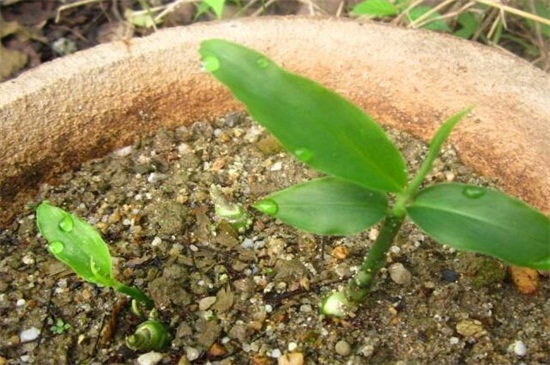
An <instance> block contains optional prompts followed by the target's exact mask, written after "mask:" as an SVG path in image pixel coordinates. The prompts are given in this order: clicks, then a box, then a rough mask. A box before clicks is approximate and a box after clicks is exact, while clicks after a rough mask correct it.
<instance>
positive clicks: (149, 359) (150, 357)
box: [137, 351, 162, 365]
mask: <svg viewBox="0 0 550 365" xmlns="http://www.w3.org/2000/svg"><path fill="white" fill-rule="evenodd" d="M160 360H162V354H161V353H159V352H155V351H151V352H148V353H146V354H143V355H140V356H139V357H138V358H137V362H138V364H139V365H156V364H158V363H159V362H160Z"/></svg>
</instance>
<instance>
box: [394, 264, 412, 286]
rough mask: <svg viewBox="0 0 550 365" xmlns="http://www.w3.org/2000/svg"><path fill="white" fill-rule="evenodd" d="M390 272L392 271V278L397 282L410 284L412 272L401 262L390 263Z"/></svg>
mask: <svg viewBox="0 0 550 365" xmlns="http://www.w3.org/2000/svg"><path fill="white" fill-rule="evenodd" d="M388 272H389V273H390V278H391V279H392V280H393V282H394V283H396V284H399V285H409V284H410V283H411V279H412V275H411V273H410V272H409V270H407V269H406V268H405V266H403V264H402V263H400V262H396V263H395V264H392V265H390V267H388Z"/></svg>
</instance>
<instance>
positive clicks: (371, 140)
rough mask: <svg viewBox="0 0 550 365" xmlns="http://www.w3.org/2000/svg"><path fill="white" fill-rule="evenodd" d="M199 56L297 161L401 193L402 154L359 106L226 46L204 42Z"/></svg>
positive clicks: (253, 54) (260, 58)
mask: <svg viewBox="0 0 550 365" xmlns="http://www.w3.org/2000/svg"><path fill="white" fill-rule="evenodd" d="M200 54H201V56H202V61H203V66H204V68H205V69H206V70H207V71H210V72H212V74H213V75H214V77H216V78H217V79H218V80H220V81H221V82H222V83H224V84H225V85H227V86H228V87H229V88H230V89H231V91H232V92H233V94H234V95H235V97H236V98H237V99H239V100H240V101H241V102H243V103H244V104H245V106H246V107H247V109H248V111H249V112H250V114H251V115H252V116H253V117H254V118H255V119H256V121H257V122H258V123H260V124H262V125H263V126H264V127H266V128H267V129H268V130H269V131H270V132H271V133H272V134H273V135H275V137H277V138H278V139H279V141H280V142H281V143H282V144H283V145H284V146H285V148H286V149H287V150H288V151H290V152H291V153H292V154H294V155H295V156H296V157H297V158H298V159H299V160H301V161H302V162H304V163H306V164H308V165H309V166H311V167H313V168H315V169H317V170H319V171H323V172H326V173H329V174H331V175H334V176H338V177H341V178H343V179H345V180H349V181H352V182H355V183H357V184H359V185H362V186H364V187H366V188H370V189H374V190H382V191H393V192H397V191H401V190H402V188H403V186H404V185H405V183H406V182H407V174H406V171H405V163H404V160H403V157H402V156H401V153H400V152H399V150H398V149H397V148H396V147H395V145H394V144H393V143H392V142H391V141H390V140H389V139H388V137H387V136H386V134H385V133H384V131H383V130H382V128H381V127H380V126H379V125H378V124H376V123H375V122H374V120H373V119H372V118H371V117H369V116H368V115H367V114H365V113H364V112H363V111H362V110H361V109H359V108H358V107H357V106H355V105H354V104H352V103H351V102H349V101H348V100H346V99H344V98H343V97H341V96H339V95H337V94H336V93H334V92H332V91H330V90H328V89H326V88H325V87H323V86H321V85H319V84H317V83H315V82H313V81H311V80H308V79H305V78H303V77H301V76H298V75H294V74H292V73H289V72H287V71H285V70H283V69H282V68H280V67H278V66H277V65H276V64H275V63H273V61H271V60H269V59H268V58H266V57H265V56H264V55H262V54H260V53H258V52H256V51H254V50H251V49H248V48H245V47H243V46H240V45H237V44H234V43H231V42H228V41H224V40H207V41H204V42H202V44H201V47H200Z"/></svg>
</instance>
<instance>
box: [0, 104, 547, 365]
mask: <svg viewBox="0 0 550 365" xmlns="http://www.w3.org/2000/svg"><path fill="white" fill-rule="evenodd" d="M391 135H392V138H393V139H394V140H395V141H397V143H398V144H399V146H400V148H401V150H402V151H403V153H404V155H405V156H406V158H407V160H408V163H409V167H410V169H411V170H413V171H414V170H415V169H417V168H418V165H419V163H420V162H421V161H422V158H423V157H424V156H425V154H426V151H427V149H426V146H425V145H424V144H422V143H421V142H418V141H416V140H414V139H411V138H410V137H408V136H406V135H404V134H402V133H397V132H391ZM316 176H318V175H317V173H315V172H313V171H312V170H310V169H309V168H307V167H305V166H304V165H302V164H301V163H299V162H298V161H296V160H294V159H293V158H292V157H291V156H289V155H288V154H286V153H284V152H283V151H282V150H281V147H280V145H279V144H278V142H277V141H276V140H275V139H274V138H273V137H271V136H270V135H269V134H267V133H266V132H265V131H264V130H263V129H262V128H260V127H259V126H258V125H256V124H253V123H252V122H251V121H250V120H249V119H248V118H247V117H246V116H244V115H241V114H237V113H234V114H230V115H227V116H226V117H225V118H222V119H220V120H217V121H215V122H213V123H207V122H197V123H195V124H193V125H192V126H190V127H180V128H178V129H177V130H173V131H171V130H161V131H159V132H158V133H157V134H156V135H155V136H154V137H151V138H148V137H147V138H146V137H144V138H142V139H140V140H139V141H136V142H135V143H134V144H133V145H132V146H128V147H126V148H123V149H121V150H118V151H116V152H114V153H112V154H111V155H109V156H106V157H105V158H104V159H101V160H95V161H90V162H88V163H86V164H85V165H83V166H82V167H81V168H80V169H78V170H77V171H73V172H70V173H67V174H66V175H64V176H63V182H62V183H61V184H60V185H57V186H50V185H43V186H42V187H41V189H40V193H39V196H37V197H36V199H35V200H34V201H29V202H28V203H29V204H28V208H27V210H26V211H25V212H23V213H22V214H21V215H20V217H19V218H18V219H16V220H15V221H14V222H13V223H12V224H11V226H10V227H9V229H7V230H5V231H3V232H2V233H1V235H0V246H1V247H2V250H1V251H0V316H1V318H2V325H1V326H0V339H1V342H0V344H1V345H0V346H1V347H0V364H130V363H137V364H157V363H159V364H180V365H181V364H255V365H264V364H282V365H284V364H396V365H406V364H502V365H506V364H529V365H536V364H548V363H550V302H549V301H548V298H549V297H550V281H549V280H548V278H544V279H543V280H542V281H541V284H540V287H539V290H538V292H536V293H535V294H534V295H531V296H525V295H522V294H520V293H518V292H517V291H516V289H515V288H514V286H513V285H512V283H511V282H510V280H509V278H508V276H507V271H506V267H505V266H504V265H503V264H502V263H501V262H500V261H498V260H495V259H492V258H488V257H485V256H481V255H476V254H471V253H460V252H456V251H454V250H452V249H449V248H446V247H444V246H442V245H439V244H437V243H435V242H433V241H432V240H430V239H429V238H427V237H426V235H424V234H423V233H422V232H420V231H418V230H417V229H415V228H414V227H413V226H412V225H411V224H409V223H407V224H405V226H404V228H403V230H402V231H401V234H400V235H399V238H398V241H397V242H396V243H395V245H394V246H393V247H392V248H391V250H390V253H389V255H388V269H385V270H383V271H382V273H381V274H380V275H379V277H378V280H377V282H376V284H375V286H374V288H373V291H372V293H371V295H370V296H369V297H368V298H367V299H366V300H365V302H364V303H363V304H362V305H361V306H359V307H358V308H357V309H356V310H355V312H354V313H353V314H352V315H351V316H350V317H348V318H345V319H333V318H327V317H325V316H323V315H321V314H320V312H319V303H320V302H321V301H322V299H323V298H324V297H326V296H327V294H328V293H330V292H331V291H333V290H335V289H337V288H338V287H339V286H340V285H344V284H345V283H346V281H347V279H348V278H349V277H350V275H351V274H352V273H353V272H354V269H355V268H356V267H357V265H359V264H360V262H361V260H362V257H363V255H364V254H365V252H366V251H367V250H368V248H369V246H370V245H371V243H372V242H373V239H374V238H375V237H376V235H377V232H378V230H377V227H374V228H372V229H370V230H368V231H367V232H365V233H363V234H360V235H356V236H351V237H320V236H315V235H312V234H308V233H304V232H302V231H297V230H295V229H293V228H291V227H288V226H286V225H284V224H281V223H280V222H277V221H275V220H273V219H271V218H270V217H267V216H265V215H262V214H260V213H258V212H255V211H254V210H253V209H252V208H250V205H251V204H252V203H253V202H254V201H256V200H258V199H259V198H261V197H262V196H264V195H266V194H268V193H270V192H272V191H275V190H278V189H280V188H283V187H287V186H289V185H291V184H294V183H297V182H302V181H304V180H308V179H311V178H313V177H316ZM427 180H428V182H441V181H457V182H469V183H478V184H482V185H486V186H487V185H488V186H494V185H495V184H494V182H491V181H488V180H487V179H483V178H480V177H477V176H475V175H474V174H472V172H471V171H470V169H469V168H467V167H464V166H462V165H461V164H460V163H459V161H458V158H457V155H456V152H455V151H454V150H453V149H452V148H451V147H447V148H445V149H444V151H443V152H442V154H441V157H440V158H439V159H438V160H437V161H436V164H435V168H434V171H433V173H432V174H431V175H430V176H429V177H428V179H427ZM213 185H215V186H218V187H219V188H220V190H221V192H222V194H223V196H224V197H225V199H227V200H228V201H230V202H233V203H238V204H240V205H242V206H243V207H244V208H245V209H247V211H248V213H249V214H250V216H251V226H250V228H249V229H248V230H246V231H245V232H244V233H239V232H236V231H235V230H234V229H233V228H232V227H231V225H230V224H228V223H227V222H225V221H223V220H222V219H220V218H219V217H217V216H216V214H215V211H214V204H213V202H212V199H211V194H210V192H211V191H212V189H213V188H212V186H213ZM43 199H47V200H48V201H49V202H50V203H52V204H54V205H57V206H60V207H62V208H64V209H66V210H68V211H71V212H73V213H75V214H77V215H79V216H80V217H82V218H84V219H86V220H87V221H88V222H90V223H92V224H93V225H95V226H96V227H97V228H98V229H99V230H100V232H101V234H102V235H103V237H104V238H105V240H106V242H108V244H109V249H110V251H111V255H112V256H113V261H114V265H115V273H116V274H115V276H116V278H117V279H118V280H120V281H122V282H124V283H126V284H128V285H135V286H137V287H139V288H141V289H142V290H143V291H144V292H146V293H147V294H148V295H149V296H150V297H151V298H152V299H153V300H154V302H155V307H156V308H157V310H158V312H159V316H160V319H161V320H162V321H164V322H165V323H167V324H169V325H170V327H171V332H172V335H173V337H174V339H173V341H172V343H171V346H170V347H169V348H167V349H166V350H164V351H161V352H157V353H155V352H149V353H146V354H141V353H139V352H134V351H132V350H130V349H128V348H127V347H126V345H125V341H124V339H125V337H126V336H128V335H130V334H131V333H132V332H133V331H134V329H135V327H136V325H137V324H139V323H140V322H142V321H144V318H139V317H138V316H136V315H135V314H134V313H133V312H132V310H131V305H130V304H131V303H130V301H129V300H128V299H127V298H126V297H124V296H123V295H121V294H118V293H116V292H114V291H112V290H109V289H106V288H101V287H98V286H96V285H92V284H89V283H86V282H85V281H83V280H82V279H80V278H79V277H77V276H76V275H74V274H73V273H72V272H71V271H70V270H69V269H68V268H67V267H66V266H65V265H64V264H62V263H60V262H58V261H56V260H55V259H54V258H53V256H51V255H50V254H49V253H48V251H47V250H46V243H45V241H44V240H43V239H42V238H41V237H40V236H39V234H38V232H37V228H36V222H35V216H34V211H33V208H32V207H33V206H35V205H36V204H38V203H39V202H40V201H42V200H43Z"/></svg>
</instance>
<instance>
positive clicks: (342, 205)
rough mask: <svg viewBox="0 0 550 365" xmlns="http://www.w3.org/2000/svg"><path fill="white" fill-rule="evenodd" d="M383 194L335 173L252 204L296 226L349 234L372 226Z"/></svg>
mask: <svg viewBox="0 0 550 365" xmlns="http://www.w3.org/2000/svg"><path fill="white" fill-rule="evenodd" d="M387 207H388V200H387V197H386V194H384V193H381V192H377V191H372V190H368V189H365V188H363V187H361V186H359V185H356V184H353V183H349V182H347V181H344V180H341V179H338V178H336V177H324V178H320V179H315V180H312V181H309V182H306V183H303V184H299V185H294V186H291V187H290V188H288V189H285V190H281V191H278V192H276V193H273V194H271V195H269V196H268V197H266V198H265V199H263V200H261V201H260V202H258V203H256V204H255V205H254V208H256V209H258V210H260V211H261V212H264V213H267V214H269V215H271V216H273V217H275V218H278V219H280V220H282V221H283V222H285V223H288V224H290V225H292V226H294V227H296V228H300V229H303V230H306V231H309V232H313V233H317V234H326V235H349V234H354V233H358V232H361V231H363V230H365V229H366V228H368V227H370V226H373V225H374V224H376V223H377V222H378V221H380V220H381V219H382V218H383V217H384V216H385V215H386V211H387Z"/></svg>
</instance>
